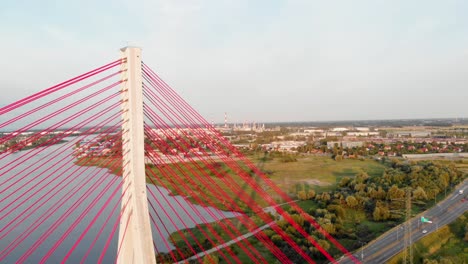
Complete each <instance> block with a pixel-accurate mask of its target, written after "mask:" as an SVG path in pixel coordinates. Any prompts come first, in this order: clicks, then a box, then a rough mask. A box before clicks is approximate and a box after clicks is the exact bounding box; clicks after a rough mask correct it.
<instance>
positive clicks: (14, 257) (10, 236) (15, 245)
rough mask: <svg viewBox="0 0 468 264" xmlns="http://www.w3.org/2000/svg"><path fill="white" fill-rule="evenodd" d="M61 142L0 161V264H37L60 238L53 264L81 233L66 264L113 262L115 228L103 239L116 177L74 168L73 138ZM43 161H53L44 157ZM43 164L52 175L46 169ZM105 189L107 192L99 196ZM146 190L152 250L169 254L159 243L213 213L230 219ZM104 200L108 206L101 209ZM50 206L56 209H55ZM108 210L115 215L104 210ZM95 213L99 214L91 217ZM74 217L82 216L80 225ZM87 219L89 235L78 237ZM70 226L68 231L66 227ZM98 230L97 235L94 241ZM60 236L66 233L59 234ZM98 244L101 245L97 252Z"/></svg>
mask: <svg viewBox="0 0 468 264" xmlns="http://www.w3.org/2000/svg"><path fill="white" fill-rule="evenodd" d="M68 140H69V143H64V144H58V145H54V146H51V147H48V148H44V149H41V148H36V149H31V150H27V151H21V152H17V153H12V154H10V155H8V156H1V157H0V263H15V262H17V261H18V260H21V259H20V258H21V257H22V256H23V255H24V254H27V255H28V258H27V259H26V261H25V262H27V263H38V262H40V260H41V259H42V258H43V257H44V256H45V255H46V254H47V253H48V252H49V250H50V249H51V248H52V247H54V245H55V244H56V242H57V241H58V240H59V239H61V238H62V237H63V238H64V240H63V241H62V242H61V243H57V245H58V247H57V248H56V250H54V251H53V252H51V255H50V257H49V258H48V259H47V263H58V262H60V261H61V260H62V259H63V258H64V256H65V255H66V254H67V253H68V252H69V249H70V248H72V247H73V246H74V245H75V243H76V241H78V240H79V237H80V236H81V235H82V234H83V233H84V234H85V235H84V237H83V239H82V240H81V242H80V243H79V244H78V245H77V247H76V249H75V250H74V251H73V252H72V253H71V255H70V258H69V259H68V261H67V263H80V262H81V261H82V260H83V257H84V256H85V255H86V254H89V255H88V256H87V258H85V259H84V260H85V261H84V262H85V263H96V262H97V261H98V260H99V258H100V257H101V255H102V257H103V258H102V261H103V262H104V263H112V262H114V261H115V259H116V254H117V240H118V228H117V231H116V232H115V234H114V235H113V237H111V238H110V236H111V233H112V230H113V226H114V224H115V223H116V222H117V218H118V215H119V212H120V202H119V198H120V193H121V192H120V190H118V192H117V194H118V195H111V193H112V191H113V190H115V189H118V188H119V187H118V186H119V184H120V182H121V177H118V176H115V175H113V174H111V173H109V172H108V170H107V169H102V168H97V167H81V166H76V165H74V163H73V161H74V157H73V156H72V155H71V154H72V147H71V146H73V145H74V142H73V140H75V139H74V138H68ZM39 151H40V152H39ZM24 155H31V158H30V159H27V160H23V161H21V162H19V163H16V166H15V167H14V169H12V170H11V171H8V172H6V168H9V166H7V164H9V162H11V161H14V160H17V159H18V158H19V157H21V156H24ZM50 155H56V157H53V158H50ZM62 159H63V160H62ZM55 163H57V164H55ZM39 164H45V165H44V166H40V165H39ZM51 166H52V167H53V170H48V171H46V169H47V168H48V167H51ZM44 172H45V173H44ZM95 183H97V184H95ZM93 184H95V185H96V186H97V187H96V188H95V189H92V187H91V186H93ZM107 187H109V189H108V190H106V191H104V192H103V190H105V189H106V188H107ZM148 188H149V189H150V190H151V191H152V193H153V194H154V196H155V197H153V196H151V195H150V193H149V192H148V198H149V201H150V203H151V204H152V205H153V206H154V207H155V208H156V211H157V212H158V213H155V212H154V210H152V209H151V208H150V214H151V216H152V218H153V220H154V221H155V223H156V225H154V224H152V232H153V241H154V244H155V245H156V249H157V252H168V251H169V250H170V249H172V248H173V247H172V245H171V244H170V243H167V238H168V235H169V234H170V233H172V232H174V231H176V230H178V229H184V228H186V227H194V226H195V225H196V224H198V223H204V222H211V221H214V219H213V217H212V216H211V215H212V214H213V213H214V214H215V215H216V218H217V219H219V218H227V217H233V216H235V215H236V213H234V212H223V211H220V210H217V209H215V208H205V207H201V206H197V205H192V204H190V203H188V202H187V201H186V200H185V199H184V198H183V197H181V196H171V195H169V192H168V190H166V189H164V188H162V187H157V186H153V185H148ZM100 193H104V195H103V197H102V198H100V199H98V200H97V201H98V202H97V203H96V204H95V205H94V206H93V207H92V208H90V210H89V212H86V210H87V209H89V208H88V206H89V205H91V204H92V203H93V200H94V198H96V197H97V196H98V195H99V194H100ZM108 198H109V201H110V202H109V203H108V205H107V206H104V204H105V201H106V200H107V199H108ZM58 204H60V205H61V206H60V207H58V206H57V205H58ZM114 207H116V208H117V209H116V210H115V211H114V212H112V210H113V208H114ZM101 208H104V211H103V212H102V214H99V213H98V212H99V210H101ZM165 212H167V213H165ZM176 212H177V213H176ZM82 215H83V216H84V217H83V218H82V219H81V220H80V217H81V216H82ZM97 215H100V216H99V217H96V216H97ZM177 215H178V216H177ZM64 216H67V217H64ZM95 217H96V219H94V218H95ZM63 218H64V221H63V222H62V219H63ZM108 218H109V219H108ZM107 219H108V222H107V223H106V220H107ZM192 219H193V220H192ZM94 220H95V222H94V223H93V224H92V225H90V230H89V231H88V232H84V231H85V229H86V228H87V227H88V225H89V224H90V223H91V222H92V221H94ZM54 225H57V228H56V230H54V231H53V232H51V234H50V235H49V236H47V237H46V238H45V240H43V241H42V239H41V237H44V236H43V235H44V234H47V233H48V232H49V231H50V230H52V227H54ZM72 225H76V227H74V228H72ZM101 230H102V234H101V235H99V236H98V234H99V232H100V231H101ZM68 231H69V232H70V233H69V235H66V236H65V235H64V234H66V233H67V232H68ZM94 240H96V241H95V244H94V245H93V243H94ZM108 240H109V242H108ZM106 243H109V246H108V249H107V250H104V249H105V245H106ZM166 243H167V244H168V245H166ZM88 251H89V252H88ZM103 252H104V253H103Z"/></svg>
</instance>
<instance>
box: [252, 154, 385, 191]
mask: <svg viewBox="0 0 468 264" xmlns="http://www.w3.org/2000/svg"><path fill="white" fill-rule="evenodd" d="M251 159H252V160H253V161H254V162H255V164H256V165H257V167H259V168H260V169H262V170H263V171H264V172H265V173H267V175H268V176H270V178H271V179H272V180H273V181H274V182H275V183H276V184H277V185H278V186H279V187H280V188H281V189H282V190H284V191H288V192H295V188H296V185H298V184H299V185H300V184H305V185H309V186H311V187H313V188H314V189H315V190H316V191H326V190H331V189H334V187H335V186H336V184H337V183H338V182H339V181H340V180H341V179H342V178H343V177H346V176H348V177H353V176H355V175H356V174H357V173H358V172H360V171H365V172H367V173H368V174H369V175H370V176H380V175H382V174H383V171H384V168H385V167H384V166H383V165H382V164H380V163H377V162H376V161H374V160H370V159H364V160H358V159H345V160H342V161H335V160H333V159H331V158H330V157H328V156H312V155H310V156H301V157H298V159H297V161H296V162H286V163H285V162H281V160H280V159H273V160H268V161H266V162H263V161H262V159H261V157H260V156H253V157H251Z"/></svg>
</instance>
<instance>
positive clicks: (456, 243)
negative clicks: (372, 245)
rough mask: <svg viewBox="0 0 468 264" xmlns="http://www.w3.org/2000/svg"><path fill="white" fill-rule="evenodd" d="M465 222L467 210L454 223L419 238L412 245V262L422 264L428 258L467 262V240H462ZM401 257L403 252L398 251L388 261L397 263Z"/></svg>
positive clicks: (466, 220)
mask: <svg viewBox="0 0 468 264" xmlns="http://www.w3.org/2000/svg"><path fill="white" fill-rule="evenodd" d="M467 223H468V212H467V213H465V214H464V215H462V216H461V217H459V218H458V219H457V221H455V222H454V223H452V224H450V225H448V226H444V227H441V228H439V230H438V231H437V232H434V233H432V234H430V235H427V236H425V237H424V238H423V239H421V240H419V241H418V242H417V243H415V244H414V247H413V255H414V260H413V263H416V264H418V263H421V264H422V263H425V262H424V261H429V260H432V261H437V262H429V263H460V264H463V263H465V264H466V263H468V241H465V240H463V236H464V234H465V232H466V231H465V230H464V228H465V226H466V224H467ZM402 259H403V253H400V254H398V255H396V256H395V257H393V258H392V259H391V260H390V261H389V262H388V263H389V264H398V263H401V261H402Z"/></svg>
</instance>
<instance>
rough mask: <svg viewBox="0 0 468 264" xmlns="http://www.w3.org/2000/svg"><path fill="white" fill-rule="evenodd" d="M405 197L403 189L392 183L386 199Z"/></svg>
mask: <svg viewBox="0 0 468 264" xmlns="http://www.w3.org/2000/svg"><path fill="white" fill-rule="evenodd" d="M404 197H405V191H404V190H401V189H399V188H398V186H396V185H393V186H392V187H391V188H390V189H389V190H388V192H387V199H389V200H393V199H402V198H404Z"/></svg>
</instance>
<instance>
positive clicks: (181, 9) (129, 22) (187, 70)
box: [0, 0, 468, 123]
mask: <svg viewBox="0 0 468 264" xmlns="http://www.w3.org/2000/svg"><path fill="white" fill-rule="evenodd" d="M466 10H468V2H467V1H461V0H447V1H436V0H433V1H421V0H415V1H403V0H395V1H383V0H363V1H345V0H343V1H333V2H332V1H314V0H311V1H306V0H283V1H280V0H271V1H267V0H260V1H248V0H237V1H229V0H219V1H213V0H212V1H208V0H196V1H179V0H175V1H162V0H161V1H150V0H132V1H130V0H120V1H98V2H95V1H89V0H84V1H59V2H57V1H50V0H45V1H10V2H6V3H3V4H2V9H1V10H0V34H1V35H2V40H3V41H2V42H0V48H1V50H2V51H3V54H2V55H3V56H2V57H3V58H2V62H1V63H0V71H1V72H2V74H0V85H1V86H0V87H1V91H2V95H1V96H0V107H2V106H5V105H7V104H9V103H12V102H14V101H16V100H19V99H21V98H24V97H26V96H28V95H30V94H32V93H35V92H38V91H40V90H43V89H45V88H48V87H50V86H52V85H54V84H57V83H59V82H61V81H63V80H66V79H68V78H71V77H74V76H76V75H78V74H81V73H83V72H86V71H88V70H91V69H93V68H95V67H98V66H100V65H102V64H105V63H107V62H110V61H113V60H115V59H117V58H118V56H119V53H118V50H119V48H121V47H124V46H127V45H136V46H140V47H142V49H143V60H144V62H145V63H146V64H148V65H150V66H151V67H152V68H153V69H154V70H155V71H156V72H157V73H158V74H159V75H160V76H161V77H162V78H163V79H164V80H165V81H166V82H167V83H168V84H169V85H170V86H171V87H172V88H173V89H174V90H175V91H177V92H178V93H179V94H180V95H181V96H182V97H183V98H184V99H185V100H186V101H187V102H188V103H189V104H191V105H192V106H193V107H194V108H195V109H196V110H198V111H199V112H200V113H201V114H202V115H203V116H204V117H205V118H206V119H207V120H208V121H209V122H212V121H213V122H215V123H224V113H225V112H227V113H228V116H229V119H230V120H229V123H235V122H236V120H238V121H239V122H240V123H242V122H244V121H245V120H247V121H250V122H253V121H254V122H257V123H268V122H299V121H339V120H392V119H420V118H467V117H468V106H467V102H466V101H467V98H468V17H466V15H465V12H466Z"/></svg>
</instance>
